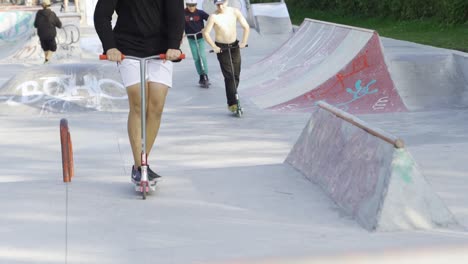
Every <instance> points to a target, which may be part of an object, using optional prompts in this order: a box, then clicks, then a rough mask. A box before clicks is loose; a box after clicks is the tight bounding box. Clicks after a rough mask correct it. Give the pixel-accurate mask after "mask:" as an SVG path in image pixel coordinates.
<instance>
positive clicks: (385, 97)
mask: <svg viewBox="0 0 468 264" xmlns="http://www.w3.org/2000/svg"><path fill="white" fill-rule="evenodd" d="M382 49H383V48H382V45H381V42H380V37H379V35H378V34H377V32H375V31H372V30H366V29H361V28H356V27H350V26H345V25H339V24H333V23H328V22H322V21H317V20H312V19H305V20H304V21H303V23H302V24H301V26H300V27H299V28H298V30H297V31H296V32H295V33H294V34H293V35H292V37H291V38H290V39H289V40H288V41H286V42H285V43H284V44H283V45H282V46H281V47H280V48H279V49H278V50H276V51H275V52H273V53H272V54H270V55H269V56H267V57H265V58H264V59H263V60H261V61H259V62H257V63H255V64H253V65H252V66H250V67H249V68H246V69H245V70H243V76H242V82H243V86H242V87H241V89H240V91H241V92H242V94H243V95H244V96H246V97H249V99H250V100H251V101H252V102H253V103H255V104H256V105H257V106H258V107H260V108H263V109H271V110H275V111H304V112H310V111H312V110H313V109H314V108H316V107H317V105H316V103H317V102H318V101H326V102H327V103H329V104H332V105H334V106H336V107H338V108H340V109H342V110H345V111H347V112H350V113H353V114H364V113H385V112H399V111H407V109H406V106H405V105H404V103H403V101H402V100H401V98H400V96H399V94H398V91H397V89H396V88H395V85H394V82H393V80H392V78H391V76H390V73H389V71H388V67H387V64H386V62H385V58H384V55H383V51H382ZM266 69H268V70H266Z"/></svg>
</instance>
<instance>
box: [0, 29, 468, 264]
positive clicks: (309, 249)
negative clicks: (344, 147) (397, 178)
mask: <svg viewBox="0 0 468 264" xmlns="http://www.w3.org/2000/svg"><path fill="white" fill-rule="evenodd" d="M83 32H88V33H86V34H83V35H82V52H83V54H82V60H81V61H73V62H62V61H52V63H51V64H50V65H41V64H40V63H41V61H37V62H34V63H31V64H12V63H8V64H1V65H0V69H1V70H0V81H3V82H2V83H1V85H3V86H2V89H5V88H4V87H7V86H8V84H11V79H12V78H16V80H18V81H17V82H25V81H31V80H39V79H40V78H41V77H43V76H37V75H36V74H35V71H36V69H39V68H42V69H46V70H47V69H48V68H50V69H51V68H53V67H58V68H60V67H62V64H63V65H64V64H65V63H73V65H72V66H70V67H79V65H81V64H87V63H96V64H98V63H102V64H108V65H110V67H111V66H112V65H111V64H110V63H108V62H98V61H97V54H98V53H99V52H100V50H97V51H96V50H94V49H95V48H96V47H98V46H96V43H98V40H97V38H96V36H95V35H94V34H93V33H92V30H90V29H89V28H88V29H84V30H83ZM288 38H289V35H261V34H258V33H256V32H252V36H251V38H250V40H249V48H247V49H245V50H243V51H242V54H243V63H244V64H243V65H244V66H243V67H244V68H245V67H248V66H249V65H252V64H254V63H255V62H257V61H259V60H261V59H262V58H264V57H265V56H266V55H268V54H269V53H271V52H273V51H275V50H276V49H277V48H278V47H280V46H281V44H282V43H284V41H286V40H287V39H288ZM98 48H99V47H98ZM385 51H386V52H391V51H392V50H390V51H388V50H385ZM185 52H189V51H188V50H185ZM208 61H209V62H208V64H209V65H208V68H209V71H210V74H209V75H210V78H211V82H212V86H211V87H210V88H209V89H202V88H199V87H198V85H197V81H198V76H197V74H196V72H195V69H194V65H193V61H192V60H191V59H190V58H188V59H187V60H186V61H183V62H181V63H179V64H177V65H176V66H175V74H174V87H172V88H171V89H170V92H169V95H168V98H167V102H166V107H165V112H164V115H163V121H162V125H161V129H160V133H159V136H158V138H157V141H156V143H155V147H154V149H153V152H152V153H151V155H150V158H149V163H150V164H151V165H152V167H153V168H155V169H156V170H157V171H158V172H159V173H161V174H162V175H163V177H164V179H163V181H162V182H160V183H159V184H158V187H157V188H156V192H155V193H153V194H151V195H150V196H149V197H148V198H147V199H146V200H141V197H140V196H139V195H138V193H136V192H135V191H134V189H133V185H132V184H131V183H130V179H129V175H130V167H131V163H132V160H131V153H130V150H129V149H130V147H129V143H128V139H127V133H126V119H127V109H126V107H121V108H117V107H115V108H113V109H112V110H110V111H94V110H93V111H91V110H88V111H84V110H83V109H82V108H73V109H75V110H73V111H64V112H58V113H51V112H41V111H39V109H38V108H35V106H33V105H26V104H25V103H24V104H21V103H11V101H9V100H8V98H10V97H8V96H7V95H5V94H3V95H2V97H1V99H2V102H1V105H0V109H1V112H0V119H1V124H2V125H1V126H0V135H1V136H2V137H1V138H2V144H1V145H0V150H1V151H0V162H1V166H0V197H1V199H0V212H2V213H1V216H0V237H1V239H0V263H13V264H17V263H113V264H115V263H138V262H139V263H467V261H468V253H467V252H468V233H467V229H468V206H467V204H468V194H467V192H466V190H467V189H468V164H467V163H466V160H467V159H468V152H467V151H466V147H468V136H467V131H468V122H467V121H468V109H467V108H466V107H458V108H443V109H435V110H425V111H411V112H404V113H387V114H372V115H371V114H369V115H360V116H359V117H360V118H362V119H364V120H365V121H367V122H368V123H371V124H374V125H376V126H378V127H380V128H382V129H384V130H385V131H388V132H390V133H392V134H394V135H397V136H399V137H401V138H402V139H403V140H405V143H406V146H407V149H408V150H409V152H410V153H411V154H412V155H413V156H414V159H415V160H416V162H417V164H418V165H419V167H420V169H421V171H422V174H423V175H424V176H425V177H426V179H427V180H428V181H429V182H430V184H431V186H432V187H433V189H434V190H435V192H436V193H437V194H438V195H439V196H440V197H441V198H442V200H443V201H444V203H445V204H446V205H447V206H448V207H449V209H450V210H451V212H452V213H453V214H454V216H455V218H456V219H457V221H458V222H459V224H460V228H459V229H457V230H445V229H430V230H411V231H400V232H369V231H367V230H365V229H363V228H362V227H361V226H359V225H358V224H357V223H356V222H355V221H354V220H353V219H352V218H351V217H349V216H348V215H346V214H344V213H343V212H342V211H341V210H340V208H338V207H337V205H336V204H335V203H334V202H333V201H332V200H331V199H330V198H328V197H327V196H326V195H325V193H324V192H323V191H322V190H321V189H320V188H319V187H318V186H316V185H315V184H313V183H311V182H310V181H308V180H307V179H306V178H305V177H304V176H302V175H301V174H300V173H299V172H298V171H296V170H295V169H294V168H292V167H290V166H289V165H287V164H284V163H283V162H284V160H285V158H286V156H287V155H288V153H289V151H290V150H291V148H292V147H293V145H294V144H295V142H296V140H297V138H298V137H299V135H300V133H301V131H302V129H303V128H304V126H305V124H306V123H307V121H308V119H309V117H310V113H300V112H287V113H278V112H272V111H269V110H262V109H259V108H257V107H256V106H255V105H254V104H253V103H251V102H249V100H248V98H245V99H244V107H245V115H244V116H243V117H242V118H234V117H232V116H231V115H230V114H229V113H228V112H227V109H226V106H225V92H224V85H223V81H222V77H221V73H220V70H219V67H218V65H217V61H216V59H215V56H214V55H211V54H208ZM63 67H65V66H63ZM241 85H242V83H241ZM11 91H14V90H11ZM23 94H24V93H23ZM241 96H242V95H241ZM71 109H72V108H71ZM62 118H66V119H67V120H68V123H69V126H70V132H71V137H72V142H73V152H74V169H75V176H74V178H73V179H72V182H71V183H68V184H65V183H63V182H62V167H61V165H62V164H61V153H60V138H59V121H60V119H62ZM330 162H339V161H332V160H331V161H330Z"/></svg>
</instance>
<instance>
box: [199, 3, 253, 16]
mask: <svg viewBox="0 0 468 264" xmlns="http://www.w3.org/2000/svg"><path fill="white" fill-rule="evenodd" d="M228 6H230V7H235V8H237V9H239V10H240V11H241V12H242V15H244V17H245V18H247V17H248V15H249V11H248V9H249V5H248V4H247V3H246V2H245V0H229V2H228ZM197 8H200V9H203V10H204V11H205V12H207V13H208V14H212V13H214V12H215V11H216V6H215V4H214V3H213V0H198V5H197Z"/></svg>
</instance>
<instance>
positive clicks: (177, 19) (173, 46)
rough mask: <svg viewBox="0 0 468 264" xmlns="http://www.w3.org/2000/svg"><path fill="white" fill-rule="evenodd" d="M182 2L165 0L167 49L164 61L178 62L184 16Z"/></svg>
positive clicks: (179, 0) (181, 0) (180, 0)
mask: <svg viewBox="0 0 468 264" xmlns="http://www.w3.org/2000/svg"><path fill="white" fill-rule="evenodd" d="M184 10H185V9H184V1H183V0H166V10H165V12H166V17H167V25H168V27H169V28H168V49H167V52H166V59H167V60H172V61H179V57H180V55H181V53H182V52H181V51H180V45H181V44H182V37H183V35H184V29H185V14H184Z"/></svg>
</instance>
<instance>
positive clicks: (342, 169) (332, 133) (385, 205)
mask: <svg viewBox="0 0 468 264" xmlns="http://www.w3.org/2000/svg"><path fill="white" fill-rule="evenodd" d="M328 107H329V108H333V106H331V105H328ZM335 111H341V110H339V109H337V108H335ZM355 119H357V118H355ZM371 130H378V129H376V128H374V129H371ZM285 162H286V163H288V164H290V165H292V166H293V167H294V168H296V169H297V170H298V171H299V172H301V173H302V174H303V175H304V176H305V177H306V178H307V179H309V180H311V181H312V182H314V183H316V184H318V185H319V186H320V187H321V188H322V189H323V190H324V191H325V192H326V193H327V194H328V195H329V196H330V198H331V199H332V200H333V201H334V202H335V203H336V204H338V205H339V206H340V207H341V208H342V209H343V210H344V211H345V212H346V213H347V214H349V215H351V216H352V217H353V218H354V219H355V220H356V221H357V222H358V223H359V224H361V226H362V227H364V228H366V229H367V230H371V231H375V230H377V231H397V230H408V229H431V228H450V229H452V228H459V225H458V223H457V221H456V220H455V218H454V217H453V215H452V213H451V212H450V211H449V210H448V208H447V207H446V206H445V205H444V203H443V202H442V201H441V199H440V198H439V197H438V196H437V195H436V194H435V193H434V192H433V191H432V189H431V187H430V185H429V184H428V182H427V181H426V180H425V178H424V177H423V176H422V175H421V173H420V172H419V169H418V167H417V165H416V163H415V161H414V160H413V158H412V157H411V155H410V153H409V152H408V151H407V150H406V149H404V148H399V149H396V148H395V147H394V145H393V144H391V143H389V142H387V141H385V140H383V139H381V138H380V137H376V136H374V135H372V134H370V133H368V132H367V131H366V130H364V129H362V128H360V127H357V126H355V125H353V124H351V123H349V122H347V121H345V120H344V119H342V118H340V117H338V116H337V115H335V114H334V113H331V112H329V111H327V110H325V109H323V108H317V109H316V110H315V111H314V112H313V113H312V117H311V118H310V120H309V122H308V124H307V125H306V127H305V128H304V130H303V132H302V134H301V136H300V137H299V139H298V141H297V142H296V144H295V146H294V147H293V149H292V150H291V152H290V153H289V155H288V157H287V158H286V161H285Z"/></svg>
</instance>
